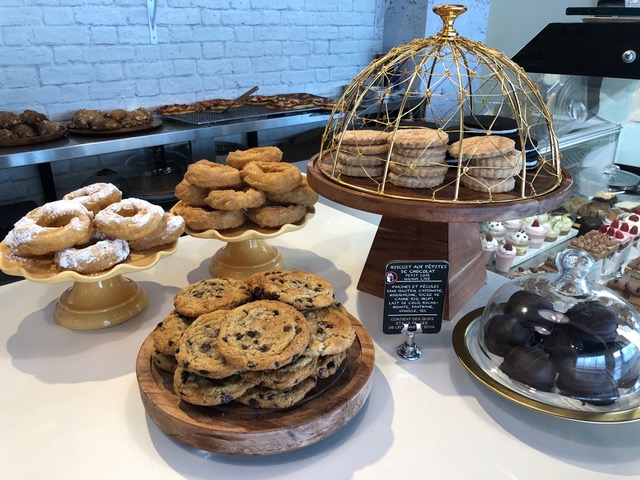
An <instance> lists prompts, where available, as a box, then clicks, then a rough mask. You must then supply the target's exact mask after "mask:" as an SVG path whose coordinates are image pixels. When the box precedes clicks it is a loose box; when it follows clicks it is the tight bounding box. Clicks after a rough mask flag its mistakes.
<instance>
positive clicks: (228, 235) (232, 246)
mask: <svg viewBox="0 0 640 480" xmlns="http://www.w3.org/2000/svg"><path fill="white" fill-rule="evenodd" d="M174 208H175V207H174ZM179 208H180V207H178V210H179ZM314 215H315V208H313V207H307V213H306V215H305V216H304V217H303V218H302V219H301V220H300V221H298V222H296V223H287V224H285V225H283V226H281V227H278V228H262V227H258V226H257V225H253V224H251V226H247V224H245V225H243V226H241V227H238V228H234V229H229V230H224V231H223V232H219V231H218V230H205V231H194V230H191V229H189V228H188V227H187V228H186V229H185V231H186V232H187V234H189V235H190V236H192V237H196V238H207V239H216V240H221V241H223V242H226V245H225V246H224V247H222V248H220V249H218V250H217V251H216V252H215V253H214V254H213V256H212V257H211V261H210V263H209V271H210V272H211V274H212V275H214V276H216V277H219V278H238V279H239V278H247V277H249V276H250V275H252V274H254V273H257V272H264V271H266V270H279V269H283V268H284V258H283V257H282V254H281V253H280V252H279V251H278V249H277V248H275V247H274V246H273V245H270V244H269V243H268V241H267V240H270V239H272V238H276V237H278V236H280V235H282V234H284V233H289V232H294V231H296V230H300V229H301V228H303V227H304V226H305V225H306V224H307V222H308V221H309V220H310V219H311V218H312V217H313V216H314Z"/></svg>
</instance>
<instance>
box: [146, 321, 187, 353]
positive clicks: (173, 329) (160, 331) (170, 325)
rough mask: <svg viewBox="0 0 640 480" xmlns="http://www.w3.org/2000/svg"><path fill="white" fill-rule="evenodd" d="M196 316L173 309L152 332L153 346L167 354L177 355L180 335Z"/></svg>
mask: <svg viewBox="0 0 640 480" xmlns="http://www.w3.org/2000/svg"><path fill="white" fill-rule="evenodd" d="M193 320H194V318H192V317H187V316H185V315H182V314H181V313H179V312H178V311H177V310H173V311H172V312H171V313H170V314H169V315H167V316H166V317H165V319H164V320H162V322H160V323H159V324H158V326H157V327H156V328H155V330H154V331H153V332H152V334H151V335H152V337H153V346H154V347H155V349H156V350H157V351H158V352H160V353H164V354H165V355H172V356H175V354H176V348H178V341H179V340H180V335H182V332H184V331H185V330H186V328H187V327H188V326H189V325H191V324H192V323H193Z"/></svg>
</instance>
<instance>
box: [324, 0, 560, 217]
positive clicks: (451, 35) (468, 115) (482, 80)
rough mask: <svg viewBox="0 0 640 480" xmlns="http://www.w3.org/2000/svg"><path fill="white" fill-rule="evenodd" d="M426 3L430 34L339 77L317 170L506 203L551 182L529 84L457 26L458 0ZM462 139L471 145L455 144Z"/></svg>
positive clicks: (406, 195)
mask: <svg viewBox="0 0 640 480" xmlns="http://www.w3.org/2000/svg"><path fill="white" fill-rule="evenodd" d="M433 10H434V12H436V13H437V14H438V15H440V16H441V17H442V20H443V22H444V26H443V28H442V30H441V31H440V32H439V33H438V34H437V35H435V36H432V37H429V38H424V39H416V40H414V41H412V42H410V43H409V44H407V45H403V46H400V47H396V48H393V49H392V50H391V51H390V52H389V53H388V54H386V55H385V56H383V57H381V58H379V59H376V60H375V61H374V62H372V63H371V64H370V65H369V66H368V67H367V68H366V69H365V70H363V71H362V72H361V73H360V74H358V75H357V76H356V77H354V79H353V80H352V82H351V83H350V84H349V85H348V86H347V88H346V90H345V91H344V94H343V95H342V97H341V98H340V100H339V102H338V104H337V105H336V107H335V108H334V110H333V112H332V115H331V119H330V121H329V122H328V124H327V127H326V129H325V132H324V135H323V141H322V147H321V152H320V154H319V156H318V157H319V160H318V162H319V164H320V170H321V172H322V174H323V175H324V176H325V177H327V178H329V179H330V180H331V181H333V182H336V183H338V184H340V185H342V186H346V187H348V188H351V189H354V190H357V191H361V192H366V193H368V194H373V195H376V196H384V197H394V198H400V199H410V200H417V201H424V202H435V203H456V204H461V203H472V204H482V203H498V202H513V201H520V200H523V199H530V198H535V197H538V196H541V195H545V194H547V193H549V192H552V191H554V190H555V189H557V188H558V187H559V186H560V185H561V183H562V180H563V175H565V176H566V173H564V172H563V170H562V169H561V167H560V152H559V148H558V140H557V138H556V135H555V132H554V129H553V125H552V118H551V114H550V112H549V111H548V109H547V107H546V105H545V103H544V100H543V99H542V97H541V96H540V94H539V93H538V89H537V87H536V85H535V84H534V83H533V82H532V81H531V80H530V79H529V78H528V77H527V75H526V73H525V72H524V70H522V69H521V68H520V67H519V66H518V65H516V64H515V63H514V62H512V61H511V60H510V59H509V58H508V57H507V56H506V55H504V54H503V53H501V52H498V51H497V50H494V49H491V48H489V47H487V46H485V45H484V44H482V43H480V42H476V41H472V40H469V39H467V38H464V37H461V36H459V35H458V33H457V32H456V30H455V28H454V26H453V23H454V21H455V19H456V17H457V16H458V15H460V14H462V13H464V12H465V11H466V7H464V6H460V5H443V6H438V7H435V8H434V9H433ZM352 132H356V133H361V134H362V137H361V139H360V140H359V141H355V142H354V141H353V140H352V138H351V137H352V136H353V135H352ZM405 137H411V139H410V140H407V139H406V138H405ZM475 137H482V138H481V139H480V140H478V138H475ZM443 140H444V141H443ZM465 141H470V142H471V141H473V142H474V146H473V148H466V149H465V148H461V147H462V143H464V142H465ZM381 144H385V145H386V147H387V148H386V149H384V148H381Z"/></svg>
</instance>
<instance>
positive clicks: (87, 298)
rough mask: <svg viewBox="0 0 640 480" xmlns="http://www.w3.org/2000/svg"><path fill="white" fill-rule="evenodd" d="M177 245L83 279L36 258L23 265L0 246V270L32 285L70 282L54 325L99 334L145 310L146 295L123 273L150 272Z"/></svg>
mask: <svg viewBox="0 0 640 480" xmlns="http://www.w3.org/2000/svg"><path fill="white" fill-rule="evenodd" d="M177 248H178V242H173V243H171V244H169V245H163V246H161V247H157V248H154V249H150V250H147V251H145V252H141V253H135V252H132V253H131V254H130V256H129V258H128V259H127V260H125V261H124V262H122V263H119V264H117V265H115V266H114V267H112V268H111V269H109V270H106V271H105V272H102V273H99V274H96V275H83V274H80V273H77V272H72V271H68V270H66V271H61V270H58V269H57V267H56V265H55V264H54V263H53V260H52V259H49V258H38V259H32V260H30V261H29V262H30V263H29V264H26V263H23V262H21V261H19V260H18V259H16V257H14V256H12V255H11V250H10V249H9V247H7V245H5V243H4V242H2V243H0V269H2V271H3V272H4V273H6V274H7V275H15V276H21V277H24V278H26V279H27V280H29V281H31V282H35V283H45V284H54V283H65V282H73V285H72V286H71V287H70V288H69V289H67V290H66V291H65V292H64V293H63V294H62V295H61V296H60V298H59V299H58V302H57V303H56V306H55V310H54V314H53V316H54V318H55V321H56V322H57V323H58V324H59V325H61V326H63V327H66V328H70V329H73V330H99V329H102V328H107V327H113V326H115V325H120V324H121V323H124V322H126V321H128V320H130V319H132V318H133V317H135V316H136V315H137V314H138V313H140V312H141V311H142V310H144V309H145V307H146V306H147V294H146V293H145V291H144V289H143V288H142V287H141V286H140V285H139V284H137V283H136V282H134V281H133V280H131V279H129V278H125V277H123V274H125V273H132V272H137V271H141V270H146V269H148V268H151V267H152V266H154V265H155V264H156V263H158V262H159V261H160V259H162V258H164V257H168V256H169V255H172V254H173V253H175V251H176V249H177Z"/></svg>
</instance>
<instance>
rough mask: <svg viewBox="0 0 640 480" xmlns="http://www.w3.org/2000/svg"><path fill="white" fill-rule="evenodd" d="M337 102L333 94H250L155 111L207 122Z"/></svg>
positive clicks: (330, 105) (324, 107)
mask: <svg viewBox="0 0 640 480" xmlns="http://www.w3.org/2000/svg"><path fill="white" fill-rule="evenodd" d="M334 106H335V100H333V99H331V98H327V97H321V96H318V95H313V94H310V93H285V94H279V95H250V96H248V97H247V98H245V99H244V100H242V101H240V102H237V103H233V100H231V99H225V98H214V99H210V100H202V101H199V102H194V103H189V104H168V105H162V106H160V107H158V108H157V109H156V110H155V113H156V114H158V115H162V116H164V117H168V118H172V119H174V120H178V121H181V122H186V123H191V124H195V125H203V124H208V123H217V122H226V121H229V120H247V119H252V118H268V117H272V116H276V115H282V114H283V113H291V112H297V113H300V112H303V111H313V110H331V109H332V108H333V107H334ZM227 108H228V109H227Z"/></svg>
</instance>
